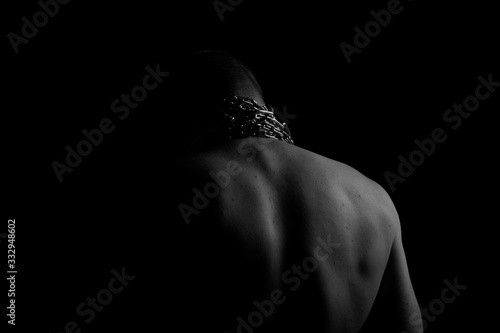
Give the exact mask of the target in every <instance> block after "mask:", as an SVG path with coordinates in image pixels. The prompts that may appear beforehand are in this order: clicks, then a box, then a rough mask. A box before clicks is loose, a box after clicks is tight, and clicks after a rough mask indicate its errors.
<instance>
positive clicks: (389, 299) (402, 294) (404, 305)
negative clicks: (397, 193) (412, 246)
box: [379, 191, 423, 333]
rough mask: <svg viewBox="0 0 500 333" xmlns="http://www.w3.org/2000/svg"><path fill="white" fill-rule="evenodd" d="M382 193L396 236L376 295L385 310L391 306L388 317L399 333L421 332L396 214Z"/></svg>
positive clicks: (392, 205)
mask: <svg viewBox="0 0 500 333" xmlns="http://www.w3.org/2000/svg"><path fill="white" fill-rule="evenodd" d="M384 192H385V191H384ZM384 194H385V197H386V200H387V204H388V206H389V209H390V213H389V214H388V215H389V219H390V223H391V225H392V226H393V228H394V229H395V235H394V240H393V243H392V246H391V251H390V255H389V260H388V262H387V266H386V268H385V272H384V275H383V278H382V282H381V286H380V291H379V294H380V296H381V298H382V299H383V303H384V305H385V306H387V309H391V311H390V312H389V313H388V315H389V316H390V317H391V318H390V319H389V320H391V321H392V323H393V324H394V327H395V328H396V327H397V331H398V332H408V333H417V332H423V329H422V317H421V314H420V308H419V306H418V302H417V298H416V297H415V292H414V290H413V286H412V283H411V279H410V272H409V270H408V264H407V261H406V255H405V251H404V248H403V241H402V235H401V224H400V221H399V216H398V214H397V211H396V208H395V207H394V204H393V203H392V200H391V199H390V198H389V195H388V194H387V192H385V193H384Z"/></svg>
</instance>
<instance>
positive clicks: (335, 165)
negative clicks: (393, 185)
mask: <svg viewBox="0 0 500 333" xmlns="http://www.w3.org/2000/svg"><path fill="white" fill-rule="evenodd" d="M302 154H303V156H302V157H303V158H302V160H303V161H304V163H307V164H309V165H311V168H312V170H310V172H311V174H314V177H317V179H316V181H318V182H319V181H320V182H323V183H324V184H327V186H330V187H333V188H335V189H337V190H338V191H341V192H343V193H344V194H345V195H347V196H348V197H350V198H353V199H354V200H353V201H355V202H357V203H358V205H359V206H360V207H365V208H366V209H367V210H368V211H370V212H371V213H383V214H384V215H386V216H387V218H388V220H389V221H390V222H391V223H395V224H397V223H399V218H398V215H397V212H396V208H395V206H394V203H393V202H392V199H391V197H390V195H389V194H388V193H387V191H386V190H385V189H384V187H382V186H381V185H380V184H379V183H377V182H376V181H374V180H373V179H370V178H369V177H367V176H366V175H365V174H363V173H362V172H361V171H359V170H357V169H356V168H355V167H353V166H350V165H348V164H346V163H343V162H340V161H337V160H334V159H331V158H328V157H325V156H323V155H320V154H317V153H314V152H311V151H307V150H304V152H302ZM304 157H306V158H304Z"/></svg>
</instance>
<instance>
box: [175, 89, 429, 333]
mask: <svg viewBox="0 0 500 333" xmlns="http://www.w3.org/2000/svg"><path fill="white" fill-rule="evenodd" d="M240 93H241V92H240ZM236 163H237V164H236ZM180 164H181V165H182V166H184V167H186V168H187V169H189V170H190V172H191V173H192V174H193V175H195V176H196V177H199V180H200V181H199V182H198V183H197V184H198V186H199V188H200V189H203V186H204V185H205V184H207V183H209V182H210V181H213V179H212V178H211V177H210V176H209V173H210V172H215V173H218V172H221V171H223V170H228V166H230V169H232V170H233V171H235V172H234V173H235V175H231V176H230V180H229V182H228V184H227V186H225V188H222V189H221V190H220V193H218V194H217V195H216V196H215V197H214V198H211V199H210V206H209V208H207V209H205V210H203V211H202V212H201V213H199V214H198V215H196V216H195V215H192V216H190V218H191V219H192V221H191V222H192V223H190V225H189V226H188V227H187V228H192V229H190V232H193V233H196V231H195V230H197V228H198V226H200V225H201V226H202V227H201V228H203V230H215V231H214V232H213V234H212V235H207V237H212V240H211V241H212V243H210V244H212V245H208V244H205V245H200V247H203V249H200V250H197V251H202V252H203V253H206V256H205V257H204V258H210V257H211V256H213V257H216V258H218V260H219V261H221V262H222V263H221V264H220V266H217V264H210V265H207V267H209V268H206V269H213V270H214V271H213V272H212V273H211V275H210V279H213V280H214V282H211V283H212V284H216V283H220V287H218V288H217V290H216V291H214V292H213V294H210V296H206V295H205V296H202V297H205V298H215V297H216V298H218V301H220V303H224V302H226V303H230V306H229V305H228V306H227V308H218V312H217V313H218V316H224V315H223V314H221V313H224V312H223V311H225V313H229V314H227V317H224V320H223V327H224V329H225V330H226V332H228V333H229V332H245V333H246V332H249V330H248V328H249V327H251V326H248V327H247V328H244V327H243V326H240V327H239V328H238V324H239V323H241V322H238V321H237V317H238V316H241V318H243V319H244V320H245V321H246V322H247V323H248V320H249V319H248V315H249V313H250V312H251V311H255V310H256V307H255V305H253V304H252V301H254V300H257V301H258V302H260V301H263V300H272V299H273V297H272V295H273V294H272V292H273V290H274V291H276V290H279V291H281V298H279V300H280V302H281V303H279V302H278V303H279V304H274V305H273V310H272V313H271V314H270V315H269V318H265V320H264V322H263V323H258V322H257V324H259V325H256V327H255V328H251V329H252V330H255V332H267V331H269V332H290V331H303V332H360V331H363V332H372V331H373V332H378V331H384V332H402V331H406V332H411V333H412V332H418V328H419V327H421V326H420V311H419V307H418V303H417V300H416V298H415V294H414V291H413V288H412V284H411V282H410V277H409V273H408V268H407V263H406V259H405V254H404V250H403V246H402V241H401V228H400V223H399V218H398V215H397V212H396V209H395V207H394V205H393V203H392V201H391V199H390V198H389V196H388V194H387V193H386V192H385V191H384V190H383V188H382V187H381V186H379V185H378V184H376V183H375V182H373V181H371V180H370V179H368V178H366V177H365V176H363V175H362V174H361V173H359V172H357V171H356V170H354V169H353V168H351V167H349V166H347V165H345V164H343V163H340V162H337V161H333V160H331V159H328V158H326V157H323V156H320V155H318V154H315V153H313V152H310V151H307V150H305V149H302V148H300V147H297V146H293V145H290V144H287V143H285V142H281V141H278V140H274V139H256V138H252V139H240V140H233V141H229V142H227V143H224V144H220V145H218V146H216V147H213V148H212V149H210V150H208V151H204V152H199V153H196V154H191V155H189V156H187V157H185V158H183V159H182V160H181V161H180ZM236 171H238V172H236ZM213 237H216V238H217V240H216V241H214V240H213ZM318 238H320V239H322V240H323V241H324V242H326V243H330V244H335V245H332V246H331V247H330V252H331V253H329V251H328V248H325V247H321V246H319V243H318ZM228 239H229V240H228ZM214 243H220V244H230V245H228V246H225V247H224V249H223V250H221V251H219V250H214V251H213V253H211V251H212V250H211V247H213V244H214ZM226 256H227V258H224V257H226ZM306 258H310V259H307V260H306ZM311 258H314V259H311ZM206 260H208V261H210V260H209V259H206ZM199 261H200V262H201V260H199ZM307 261H308V262H307ZM304 262H307V263H306V264H304ZM314 262H315V263H316V265H315V264H314ZM304 265H306V267H304ZM228 266H229V267H228ZM217 267H219V268H217ZM221 267H222V268H221ZM220 270H224V272H221V271H220ZM233 271H234V272H236V273H234V274H233ZM308 271H309V272H308ZM287 272H288V273H287ZM228 276H229V277H228ZM221 279H222V280H224V282H221ZM200 289H201V288H200ZM274 296H276V294H274ZM275 298H276V297H275ZM202 303H203V302H202ZM206 303H207V304H208V303H210V302H206ZM203 304H205V303H203ZM200 307H206V308H207V309H208V308H210V307H211V306H210V305H200ZM201 311H208V310H201ZM370 313H371V314H370ZM194 317H196V314H194ZM207 317H208V315H207ZM207 320H209V319H207ZM254 323H255V322H254ZM214 325H215V324H214ZM206 327H207V328H209V327H211V324H209V323H206ZM238 329H239V331H238ZM209 331H212V329H209Z"/></svg>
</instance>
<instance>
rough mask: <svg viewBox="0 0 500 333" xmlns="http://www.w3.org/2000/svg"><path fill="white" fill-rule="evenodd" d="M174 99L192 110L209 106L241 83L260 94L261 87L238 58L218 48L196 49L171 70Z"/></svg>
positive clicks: (226, 95)
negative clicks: (181, 101) (179, 100)
mask: <svg viewBox="0 0 500 333" xmlns="http://www.w3.org/2000/svg"><path fill="white" fill-rule="evenodd" d="M172 74H173V75H172V76H173V81H174V82H173V83H174V88H173V89H174V91H175V96H174V98H176V99H179V98H181V99H182V100H183V105H185V106H187V107H189V108H190V109H192V110H191V111H196V110H193V108H194V109H198V108H200V107H202V108H205V109H206V108H210V107H213V106H215V105H217V104H218V102H219V101H220V100H221V99H222V98H224V97H231V91H234V89H235V87H237V86H242V85H243V86H245V87H247V88H249V89H251V90H253V91H254V92H256V93H257V94H258V96H261V97H262V95H263V94H262V89H261V87H260V85H259V84H258V82H257V79H256V78H255V76H254V74H253V73H252V71H251V70H250V69H249V68H248V66H247V65H245V64H244V63H243V62H242V61H241V60H239V59H237V58H235V57H234V56H232V55H231V54H229V53H227V52H224V51H218V50H202V51H197V52H194V53H192V54H190V55H189V56H187V57H186V59H184V61H182V63H181V64H180V66H179V67H178V69H177V70H176V71H173V73H172Z"/></svg>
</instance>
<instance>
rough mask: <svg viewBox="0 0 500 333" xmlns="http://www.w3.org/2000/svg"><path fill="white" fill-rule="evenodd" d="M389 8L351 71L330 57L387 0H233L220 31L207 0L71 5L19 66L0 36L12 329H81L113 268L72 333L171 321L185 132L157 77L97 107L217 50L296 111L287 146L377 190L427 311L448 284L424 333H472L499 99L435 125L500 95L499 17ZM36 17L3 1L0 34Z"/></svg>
mask: <svg viewBox="0 0 500 333" xmlns="http://www.w3.org/2000/svg"><path fill="white" fill-rule="evenodd" d="M402 5H403V7H404V9H403V11H402V12H401V13H400V14H398V15H395V16H393V17H392V21H391V23H390V24H389V26H388V27H386V28H383V29H382V31H381V33H380V34H379V35H378V36H377V37H374V38H373V39H372V40H371V43H370V44H369V45H368V46H367V47H366V48H364V49H363V50H362V51H361V53H360V54H354V55H353V57H352V62H351V63H350V64H348V63H347V62H346V60H345V58H344V56H343V55H342V52H341V50H340V48H339V44H340V43H341V42H342V41H344V42H347V43H349V44H352V43H353V37H354V30H353V28H354V27H355V26H359V27H364V25H365V24H366V22H368V21H370V20H371V19H372V18H371V16H370V14H369V13H370V11H371V10H376V11H378V10H380V9H385V8H386V6H387V1H371V2H359V1H337V2H335V3H330V2H319V1H317V2H309V3H306V2H293V3H292V2H291V1H272V2H271V1H263V0H244V1H243V2H242V4H241V5H239V6H237V7H236V8H235V9H234V11H233V12H227V13H225V20H224V21H223V22H221V21H220V20H219V18H218V16H217V14H216V12H215V10H214V8H213V6H212V1H211V0H207V1H184V2H181V1H177V2H172V4H171V3H169V2H162V3H159V2H145V1H141V2H139V1H132V2H119V3H118V2H117V3H115V4H111V3H109V2H107V3H106V4H104V3H102V2H97V1H94V2H89V1H85V2H83V1H75V0H73V1H71V2H70V3H68V4H67V5H61V6H60V8H59V13H58V14H57V15H56V16H55V17H54V18H51V19H50V20H49V22H48V24H47V25H46V26H45V27H43V28H40V31H39V32H38V34H37V35H36V36H35V37H34V38H32V39H31V40H30V41H29V43H28V44H26V45H21V46H20V51H19V53H18V54H15V53H14V51H13V49H12V47H11V45H10V43H9V41H8V39H7V38H6V37H5V38H4V43H3V44H2V45H3V49H2V53H3V54H5V57H4V64H5V71H4V72H5V73H6V75H4V77H5V79H6V80H5V84H4V89H3V91H4V93H5V95H4V98H3V103H2V104H3V105H4V107H3V108H2V109H3V113H2V114H3V116H5V118H4V119H5V120H4V121H3V128H4V135H5V138H4V140H3V142H4V146H5V148H4V150H3V151H4V152H5V155H4V159H3V163H2V164H3V165H4V175H5V180H6V183H7V186H6V187H5V191H4V200H3V201H4V202H5V204H4V205H3V207H4V209H3V213H4V214H3V216H4V222H2V223H5V225H6V223H7V222H6V221H7V219H8V218H15V219H16V224H17V240H16V246H17V258H16V259H17V262H18V264H17V265H18V271H19V274H18V276H17V288H18V293H17V298H16V301H17V304H18V307H17V321H16V322H17V325H16V329H19V330H23V328H24V329H27V328H36V329H37V330H38V331H41V332H60V331H63V327H64V325H65V323H66V322H67V321H70V320H75V321H77V322H79V323H81V322H82V320H81V317H78V316H77V315H76V313H75V308H76V306H77V305H78V304H79V303H81V302H82V301H84V300H85V298H86V297H87V296H94V295H95V294H96V293H97V291H99V290H100V289H102V288H104V287H105V286H106V285H107V282H108V281H109V279H110V278H111V273H110V271H111V269H113V268H114V269H117V270H120V269H121V267H127V272H130V274H134V275H135V276H136V280H134V281H133V282H131V284H130V286H128V287H127V288H126V289H125V291H124V292H122V293H121V294H119V295H117V296H115V298H116V300H115V299H114V300H113V302H112V303H111V304H110V305H108V306H107V307H106V308H105V310H104V311H103V312H102V313H100V314H99V315H98V316H97V317H96V319H95V320H94V321H93V322H91V323H90V324H82V325H81V328H82V332H100V331H106V330H107V331H110V330H111V331H118V330H122V329H128V328H130V327H131V326H132V325H142V324H144V325H150V327H155V326H159V329H170V325H171V323H172V322H174V320H173V319H174V318H175V317H176V314H177V313H180V312H182V311H184V310H185V309H179V308H176V304H172V303H170V301H169V297H168V295H169V293H170V292H173V291H175V285H174V283H173V282H172V281H175V279H176V278H178V276H182V272H180V271H178V269H177V267H176V266H175V264H173V263H175V262H176V258H178V257H179V254H180V253H182V251H183V249H184V248H186V247H188V246H189V244H179V242H178V241H177V240H178V239H182V238H181V237H178V234H180V233H183V232H184V231H183V230H184V228H186V226H185V225H184V224H183V222H182V221H179V219H178V218H175V216H174V215H175V213H176V212H175V210H173V211H172V210H170V208H171V207H172V204H171V202H172V201H173V200H174V199H173V198H174V197H175V195H176V193H174V192H173V191H172V190H171V188H170V187H169V183H170V182H171V181H172V179H174V178H175V177H178V175H176V174H175V173H172V171H171V170H169V168H168V165H169V161H170V160H171V159H172V156H171V154H170V155H169V150H170V151H171V150H172V149H173V148H172V147H174V146H175V145H176V135H175V133H176V130H181V129H182V127H183V126H188V124H175V123H172V121H171V119H169V118H170V115H171V114H172V113H173V112H180V111H181V110H170V109H168V108H167V107H165V105H164V103H162V96H165V95H167V94H168V79H166V80H165V81H166V82H165V83H164V84H162V85H160V87H159V88H157V89H155V90H154V91H152V92H150V93H149V95H148V98H147V99H146V100H145V101H144V102H142V103H141V104H140V106H139V107H138V108H137V109H135V110H133V111H132V112H131V115H130V116H129V117H128V118H127V119H125V120H123V121H120V120H119V119H118V118H117V117H116V115H114V114H113V113H112V112H111V110H110V104H111V102H112V101H113V100H114V99H116V98H118V97H119V96H120V94H121V93H129V92H130V90H131V89H132V88H133V87H134V86H136V85H137V84H140V83H141V82H142V78H143V76H144V75H145V74H146V72H145V67H146V66H148V65H149V66H151V67H153V68H154V67H155V66H156V64H161V69H162V70H164V71H171V70H175V66H176V61H177V59H179V58H180V57H182V55H183V54H186V53H188V52H190V51H195V50H199V49H223V50H226V51H229V52H231V53H233V54H235V55H236V56H238V57H240V58H242V59H243V60H244V61H245V62H247V63H248V65H249V66H250V68H252V69H253V71H254V72H255V73H256V76H257V77H258V79H259V80H260V81H261V84H262V86H263V89H264V93H265V94H266V98H267V102H268V103H269V104H271V105H273V106H275V107H276V108H278V109H280V110H282V109H283V108H284V107H285V106H286V107H287V110H288V112H289V113H291V114H295V115H297V117H296V118H295V119H293V120H292V121H291V123H290V129H291V131H292V134H293V137H294V140H295V142H296V144H297V145H299V146H301V147H304V148H306V149H309V150H312V151H314V152H317V153H320V154H322V155H325V156H327V157H330V158H333V159H336V160H339V161H342V162H344V163H347V164H349V165H351V166H353V167H354V168H356V169H358V170H359V171H361V172H362V173H364V174H365V175H367V176H368V177H370V178H372V179H374V180H375V181H377V182H378V183H380V184H381V185H383V186H384V187H385V188H386V189H387V190H388V192H389V193H390V194H391V196H392V198H393V200H394V202H395V204H396V207H397V208H398V211H399V214H400V218H401V224H402V228H403V237H404V243H405V248H406V252H407V259H408V264H409V268H410V272H411V275H412V280H413V285H414V288H415V291H416V294H417V298H418V299H419V302H420V305H421V306H424V307H427V306H428V304H429V302H431V301H432V300H433V299H435V298H439V297H440V294H441V290H442V289H443V288H444V284H443V280H444V279H448V280H450V281H453V279H454V278H455V277H457V278H458V281H459V282H460V283H461V284H465V285H467V286H468V289H467V290H466V291H464V292H463V294H462V295H461V296H460V297H458V298H457V300H456V301H455V302H453V303H452V304H449V305H447V306H446V309H445V311H444V313H443V314H441V315H439V316H438V317H437V319H436V320H435V322H433V323H431V324H430V325H429V327H428V330H427V332H454V331H458V330H460V329H464V328H468V329H474V331H481V330H484V329H485V328H486V327H487V326H488V324H489V323H492V322H493V321H494V320H495V311H494V308H495V307H496V306H495V304H496V303H497V301H496V300H497V298H496V293H497V290H496V284H497V283H496V280H497V279H496V277H497V275H496V274H495V273H494V270H493V268H494V265H495V263H496V262H497V261H498V260H497V258H496V255H495V252H493V245H494V244H495V238H494V237H493V235H494V234H495V233H496V232H495V231H494V230H495V225H496V220H497V218H496V214H492V211H493V209H494V207H495V205H496V204H497V203H496V201H497V200H496V198H497V197H498V194H497V191H496V187H495V186H494V183H495V180H496V168H495V166H496V165H497V164H496V162H495V160H496V159H495V157H496V155H497V152H498V150H497V146H496V144H495V143H496V141H497V140H496V139H497V137H496V132H497V127H498V123H497V122H495V121H493V115H494V112H495V111H498V98H499V97H498V94H499V92H498V91H497V92H496V93H494V94H492V95H491V97H490V98H489V99H488V100H486V101H484V102H482V103H481V105H480V108H479V109H478V111H477V112H475V113H473V114H472V115H471V117H470V118H469V119H467V120H465V121H464V122H463V124H462V125H461V126H460V128H458V129H457V130H452V129H451V128H450V127H449V126H448V125H447V124H445V123H444V122H443V120H442V116H443V114H444V112H445V111H446V109H448V108H450V107H452V105H453V104H454V103H462V102H463V100H464V98H465V97H467V96H468V95H471V94H473V93H474V90H475V87H476V85H477V84H478V80H477V77H478V76H479V75H482V76H484V77H487V76H488V75H489V74H490V73H493V79H494V80H496V81H500V71H499V70H498V69H499V66H498V59H499V57H498V56H499V52H498V46H499V45H498V33H499V32H500V29H499V24H498V17H497V15H495V9H494V8H493V5H491V4H490V3H489V2H486V1H483V2H479V1H466V2H456V1H455V2H451V1H450V2H446V3H442V2H441V3H440V4H439V6H438V5H437V4H436V3H435V2H432V1H423V0H418V1H417V0H414V1H412V2H409V1H402ZM38 10H39V6H38V5H37V3H36V1H23V2H16V4H15V5H13V4H11V3H9V4H8V6H7V4H4V9H3V11H2V12H3V13H2V14H3V15H2V16H3V20H2V21H3V22H4V23H5V26H4V36H6V35H7V33H8V32H11V31H12V32H15V33H18V34H19V33H20V29H21V26H22V22H21V17H23V16H27V17H28V18H31V17H32V15H33V14H34V13H35V12H36V11H38ZM497 90H498V89H497ZM105 117H109V118H111V119H112V120H113V122H114V124H115V125H116V129H115V131H114V132H112V133H111V134H108V135H106V136H105V137H104V141H103V143H102V144H101V145H99V147H95V148H94V151H93V152H92V154H91V155H90V156H88V157H86V158H84V160H83V162H82V163H81V165H79V166H78V167H76V168H75V169H74V171H73V172H72V173H71V174H66V175H65V176H64V177H65V178H64V181H63V182H62V183H59V182H58V180H57V177H56V176H55V174H54V172H53V170H52V168H51V163H52V162H53V161H59V162H63V161H64V157H65V149H64V147H65V146H66V145H70V146H72V147H75V145H76V144H77V143H78V142H79V141H80V140H82V139H83V137H82V134H81V131H82V130H83V129H84V128H85V129H91V128H95V127H96V126H97V124H98V123H99V121H100V119H102V118H105ZM436 127H442V128H443V129H445V130H446V133H447V135H448V139H447V141H446V142H445V143H443V144H440V145H438V147H437V148H436V151H435V153H434V154H433V155H432V156H430V157H428V158H427V159H426V160H425V162H424V163H423V164H422V165H421V166H419V167H417V168H416V169H415V171H414V173H413V174H412V175H411V176H410V177H408V179H407V180H406V181H405V182H404V183H398V184H397V185H396V191H394V192H392V191H390V189H389V187H388V185H387V183H386V181H385V179H384V176H383V175H384V172H386V171H391V172H394V173H396V172H397V167H398V160H397V157H398V155H400V154H401V155H403V156H405V157H406V156H408V155H409V154H410V153H411V152H412V151H413V150H414V149H415V145H414V143H413V141H414V140H415V139H425V138H429V137H430V133H431V131H432V130H433V129H434V128H436ZM173 207H175V206H173ZM167 208H168V209H167ZM3 230H6V227H5V229H4V228H3V227H2V232H5V231H3ZM4 244H5V243H4V242H3V243H2V245H4ZM206 274H208V273H206ZM1 293H2V294H4V292H1ZM156 293H157V294H156ZM5 299H6V297H5V298H4V300H5ZM2 302H4V301H2ZM156 302H158V304H159V305H156V304H155V303H156ZM2 304H3V303H2ZM5 304H6V303H5ZM148 313H150V315H147V314H148ZM2 317H4V319H2V320H6V319H5V316H2ZM193 320H196V318H193ZM177 331H179V330H178V329H177ZM180 331H182V330H180Z"/></svg>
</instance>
